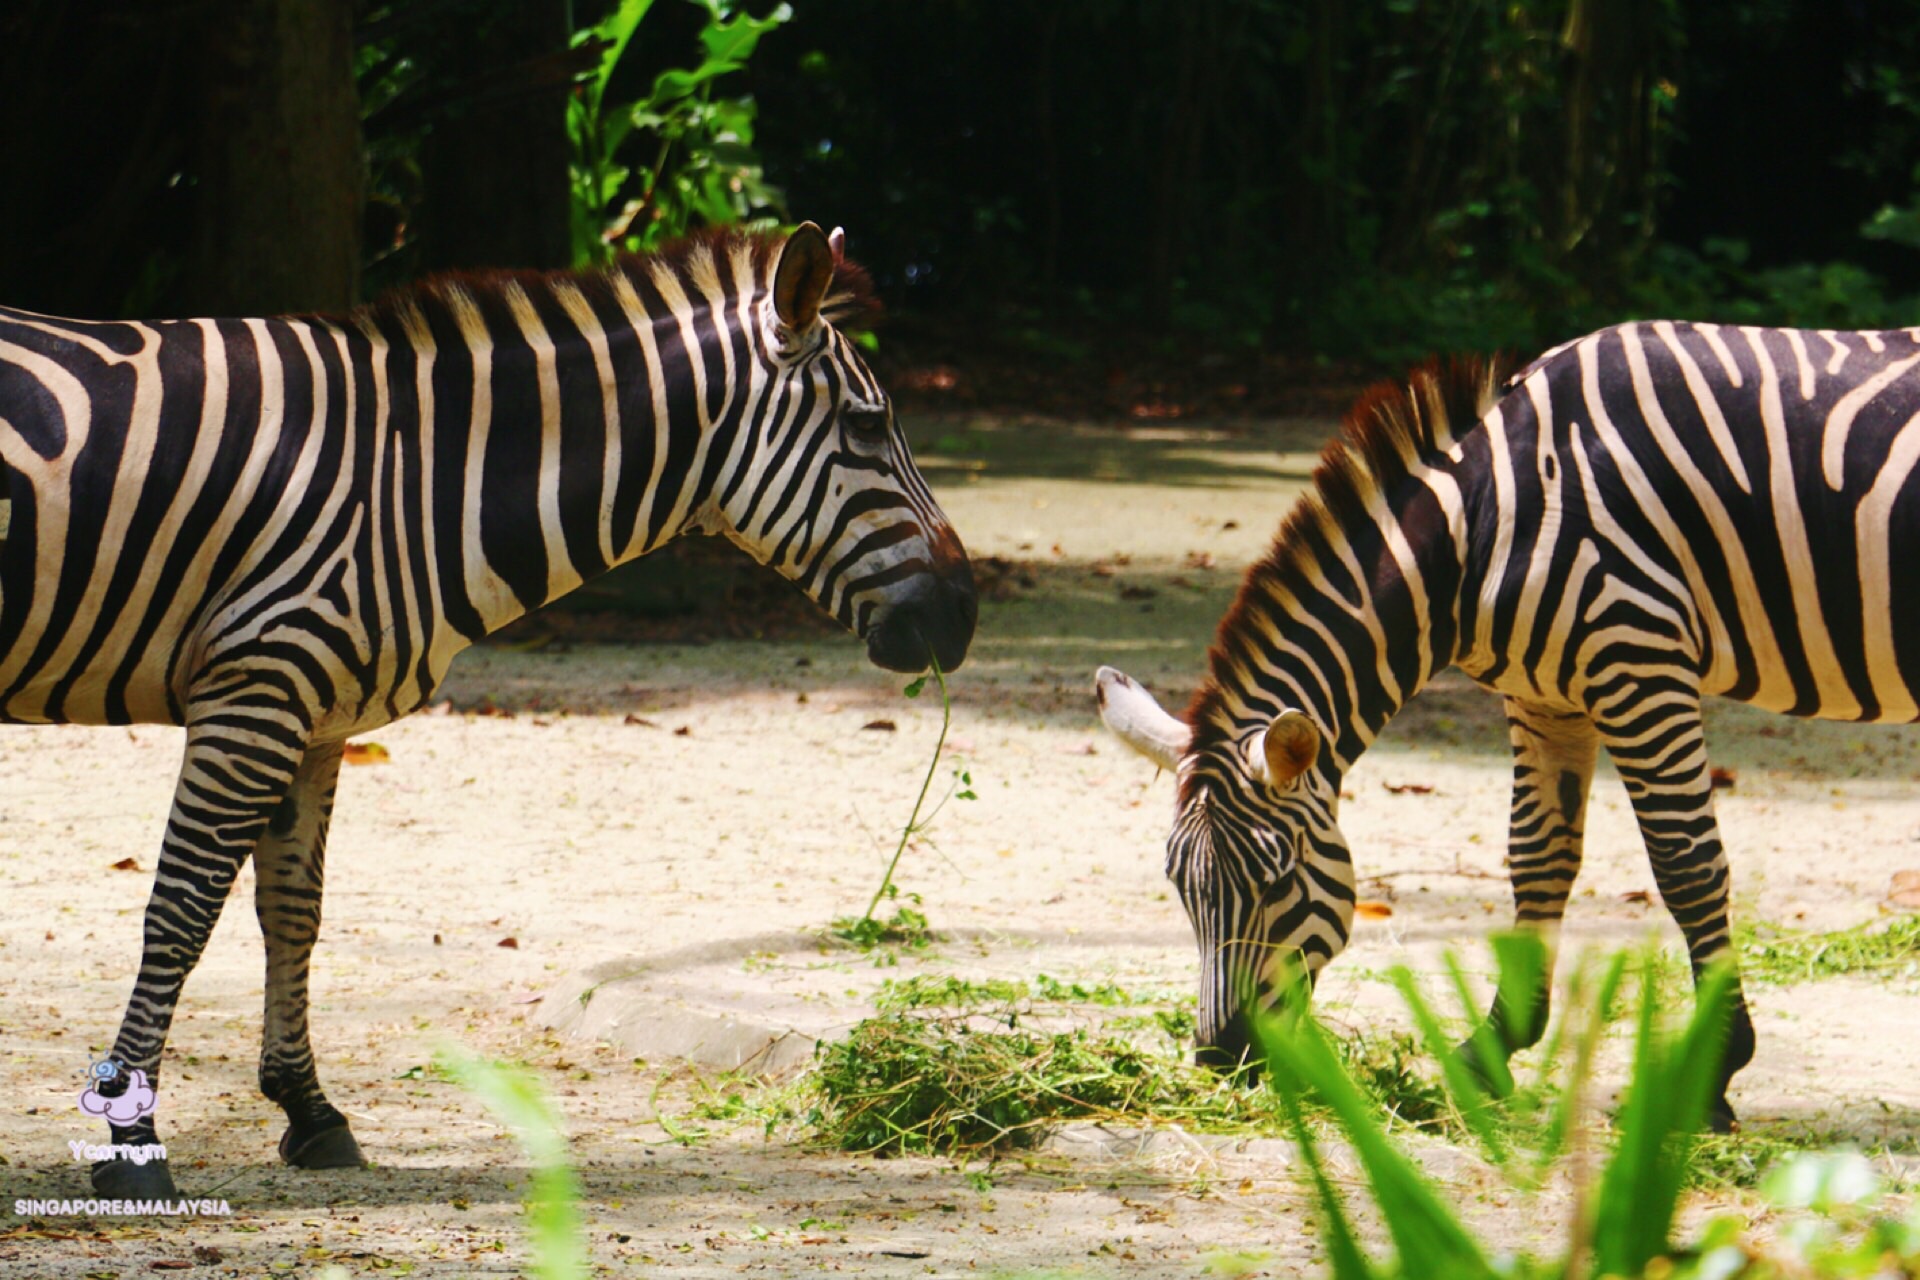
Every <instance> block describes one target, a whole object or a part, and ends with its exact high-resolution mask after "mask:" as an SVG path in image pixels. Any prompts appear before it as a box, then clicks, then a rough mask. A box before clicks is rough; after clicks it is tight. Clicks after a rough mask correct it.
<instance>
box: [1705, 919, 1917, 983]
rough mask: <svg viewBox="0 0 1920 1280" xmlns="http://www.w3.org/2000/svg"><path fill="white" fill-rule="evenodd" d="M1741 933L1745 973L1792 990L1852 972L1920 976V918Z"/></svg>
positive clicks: (1887, 975) (1764, 929)
mask: <svg viewBox="0 0 1920 1280" xmlns="http://www.w3.org/2000/svg"><path fill="white" fill-rule="evenodd" d="M1740 932H1741V935H1742V936H1741V942H1740V948H1739V950H1740V968H1741V972H1742V973H1743V974H1744V975H1745V976H1746V977H1747V978H1749V979H1751V980H1753V981H1756V982H1766V983H1772V984H1774V985H1776V986H1790V985H1792V984H1794V983H1797V982H1816V981H1818V980H1820V979H1822V978H1841V977H1846V976H1848V975H1851V974H1869V975H1872V976H1874V977H1878V978H1900V977H1905V978H1916V977H1920V916H1905V917H1902V918H1900V919H1897V920H1892V921H1889V922H1887V923H1884V924H1882V923H1881V922H1879V921H1874V922H1872V923H1869V924H1863V925H1860V926H1859V927H1857V928H1853V929H1842V930H1840V931H1838V932H1837V933H1781V932H1777V931H1774V930H1771V929H1769V928H1767V927H1766V926H1764V925H1763V926H1760V927H1758V928H1752V929H1742V930H1741V931H1740Z"/></svg>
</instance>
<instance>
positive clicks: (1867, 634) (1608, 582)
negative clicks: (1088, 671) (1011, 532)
mask: <svg viewBox="0 0 1920 1280" xmlns="http://www.w3.org/2000/svg"><path fill="white" fill-rule="evenodd" d="M1495 381H1496V379H1495V378H1494V377H1493V375H1492V373H1491V371H1490V370H1488V369H1486V368H1484V367H1482V366H1480V365H1477V364H1460V363H1457V364H1455V365H1454V366H1452V367H1451V368H1447V369H1439V368H1431V369H1427V370H1422V371H1420V372H1417V373H1416V374H1414V375H1413V376H1412V379H1411V381H1410V383H1409V384H1408V385H1406V386H1402V387H1397V388H1386V389H1382V390H1378V391H1375V392H1373V393H1370V395H1369V396H1368V397H1367V398H1365V399H1363V400H1362V401H1361V403H1360V404H1359V405H1358V406H1356V408H1355V410H1354V412H1353V414H1352V415H1351V416H1350V417H1349V419H1348V422H1347V425H1346V428H1345V430H1344V432H1343V434H1342V437H1341V439H1340V440H1339V441H1337V442H1336V443H1335V444H1334V445H1333V446H1331V447H1330V448H1329V450H1328V453H1327V456H1326V458H1325V460H1324V462H1323V465H1322V467H1321V469H1320V470H1319V471H1318V472H1317V473H1316V476H1315V486H1314V489H1313V491H1312V492H1311V493H1310V494H1309V495H1308V497H1307V498H1306V499H1305V500H1303V502H1302V504H1301V506H1300V507H1299V508H1298V509H1297V510H1296V511H1295V513H1294V514H1293V515H1292V516H1290V517H1289V519H1288V521H1287V522H1286V524H1285V525H1284V526H1283V528H1282V530H1281V533H1280V536H1279V538H1278V540H1277V541H1276V543H1275V546H1274V549H1273V552H1272V553H1271V554H1270V555H1269V557H1268V558H1267V559H1266V560H1265V561H1264V562H1263V563H1261V564H1259V565H1257V566H1255V567H1254V568H1253V569H1252V570H1251V571H1249V573H1248V575H1247V578H1246V581H1245V583H1244V584H1243V586H1242V588H1241V592H1240V596H1239V598H1238V600H1237V601H1236V603H1235V605H1234V607H1233V610H1232V612H1231V613H1229V615H1228V617H1227V618H1226V620H1225V621H1224V622H1223V623H1222V625H1221V630H1220V636H1219V639H1218V642H1217V644H1216V646H1215V649H1214V652H1213V656H1212V661H1211V671H1210V675H1209V679H1208V681H1207V683H1206V685H1205V686H1204V687H1203V689H1202V691H1201V693H1200V695H1199V697H1198V698H1197V699H1196V701H1195V703H1194V705H1193V707H1192V708H1191V709H1190V711H1189V713H1188V719H1187V723H1186V724H1185V725H1179V724H1176V723H1174V722H1172V721H1171V718H1168V717H1164V714H1163V713H1159V714H1160V716H1161V717H1162V718H1160V719H1156V718H1155V717H1156V711H1157V709H1155V708H1153V707H1152V704H1151V700H1150V699H1148V698H1147V696H1146V695H1145V694H1144V692H1143V691H1141V690H1140V689H1139V688H1138V686H1135V685H1133V684H1132V682H1131V681H1128V680H1126V678H1125V677H1123V676H1120V675H1119V673H1117V672H1112V671H1110V670H1103V671H1102V673H1101V676H1100V681H1099V690H1100V693H1101V700H1102V703H1103V706H1105V707H1107V708H1108V711H1107V714H1108V718H1109V720H1110V722H1113V721H1115V720H1117V721H1118V723H1117V724H1116V728H1117V729H1118V730H1120V731H1121V732H1122V734H1123V736H1125V737H1128V739H1129V740H1130V741H1132V742H1134V744H1135V745H1137V746H1140V747H1141V748H1142V749H1143V750H1146V751H1147V752H1148V753H1149V754H1150V755H1154V756H1155V757H1156V758H1158V759H1161V760H1162V761H1163V762H1166V763H1177V766H1178V768H1179V771H1180V810H1179V817H1178V819H1177V820H1176V824H1175V827H1174V832H1173V835H1172V836H1171V838H1170V840H1169V871H1170V873H1171V874H1172V875H1173V877H1174V879H1175V882H1176V884H1177V885H1178V886H1179V887H1180V890H1181V895H1182V898H1183V900H1184V901H1185V903H1186V905H1187V908H1188V911H1189V913H1190V915H1191V916H1192V917H1193V919H1194V923H1195V926H1196V931H1197V932H1198V934H1199V938H1200V942H1201V948H1202V971H1203V998H1202V1002H1201V1008H1202V1014H1201V1027H1202V1030H1201V1042H1202V1045H1203V1046H1204V1047H1209V1048H1211V1049H1212V1050H1213V1051H1214V1052H1215V1053H1216V1054H1218V1055H1221V1056H1225V1057H1229V1058H1232V1059H1238V1057H1239V1056H1240V1053H1241V1051H1242V1050H1243V1049H1244V1048H1245V1046H1246V1028H1245V1025H1244V1017H1243V1016H1242V1014H1243V1007H1244V1000H1245V997H1246V996H1247V995H1249V994H1252V995H1253V996H1254V997H1255V998H1256V999H1259V1000H1262V1001H1271V1000H1272V999H1273V998H1275V993H1274V986H1275V983H1276V982H1277V981H1278V979H1279V971H1280V968H1281V965H1280V963H1279V961H1278V959H1277V957H1278V956H1279V955H1281V954H1283V953H1295V952H1297V953H1300V954H1302V955H1303V956H1304V958H1305V960H1306V963H1307V965H1308V967H1309V969H1310V970H1317V969H1318V968H1319V966H1320V965H1322V964H1324V963H1325V962H1326V961H1327V960H1328V959H1330V958H1331V957H1332V956H1333V955H1334V954H1336V953H1337V952H1338V951H1339V950H1340V949H1341V948H1342V947H1344V945H1345V943H1346V940H1347V937H1348V932H1349V929H1350V926H1351V919H1352V910H1353V899H1354V893H1353V886H1354V880H1353V872H1352V868H1351V864H1350V861H1349V856H1348V853H1347V848H1346V844H1345V841H1344V839H1343V838H1342V837H1341V836H1340V832H1339V827H1338V825H1337V821H1336V819H1337V810H1338V796H1339V787H1340V780H1341V778H1342V776H1343V775H1344V774H1345V772H1346V771H1347V769H1348V768H1350V767H1351V765H1352V764H1353V762H1354V760H1355V759H1356V758H1357V757H1358V756H1359V754H1360V753H1361V752H1362V751H1364V750H1365V749H1366V748H1367V746H1368V745H1370V744H1371V742H1372V741H1373V739H1374V737H1375V736H1376V735H1377V734H1378V733H1379V731H1380V729H1381V728H1382V727H1383V726H1384V725H1385V723H1386V722H1387V720H1388V719H1389V718H1390V717H1391V716H1392V715H1393V714H1394V712H1396V711H1397V710H1398V709H1399V708H1400V707H1401V706H1402V705H1403V704H1404V703H1405V702H1406V700H1407V699H1408V698H1410V697H1412V696H1413V694H1414V693H1416V692H1417V691H1418V690H1419V689H1420V687H1421V686H1422V685H1423V684H1424V683H1425V682H1426V681H1427V680H1429V679H1430V678H1431V677H1432V676H1433V675H1434V674H1435V673H1437V672H1439V671H1440V670H1442V669H1444V668H1446V667H1448V666H1450V665H1458V666H1459V667H1460V668H1461V669H1462V670H1463V671H1464V672H1465V673H1466V674H1468V675H1469V676H1471V677H1472V678H1473V679H1474V680H1476V681H1477V682H1479V683H1480V684H1481V685H1483V686H1485V687H1486V688H1488V689H1491V690H1494V691H1496V692H1498V693H1500V694H1502V695H1504V697H1505V698H1506V704H1507V715H1508V720H1509V724H1510V730H1511V738H1512V742H1513V748H1514V755H1515V785H1514V802H1513V812H1512V820H1511V831H1510V853H1509V862H1510V869H1511V874H1512V879H1513V887H1514V894H1515V900H1516V905H1517V909H1518V914H1519V918H1520V920H1521V921H1522V922H1523V923H1528V924H1532V925H1535V926H1539V927H1542V928H1546V929H1549V930H1550V929H1551V928H1552V926H1553V925H1555V924H1557V922H1558V921H1559V919H1560V917H1561V915H1562V913H1563V911H1564V909H1565V906H1566V901H1567V896H1568V893H1569V891H1570V890H1571V887H1572V884H1573V879H1574V876H1575V874H1576V873H1577V871H1578V869H1579V864H1580V853H1581V836H1582V826H1583V820H1584V811H1585V804H1586V796H1587V791H1588V787H1589V784H1590V782H1591V779H1592V774H1593V768H1594V764H1595V760H1596V757H1597V753H1598V749H1599V748H1600V747H1601V746H1602V745H1604V746H1605V747H1606V748H1607V751H1608V754H1609V755H1610V756H1611V757H1612V759H1613V761H1614V763H1615V765H1616V767H1617V768H1618V770H1619V772H1620V775H1621V778H1622V780H1623V781H1624V782H1625V784H1626V787H1627V791H1628V795H1629V798H1630V799H1631V801H1632V803H1633V806H1634V810H1635V815H1636V817H1637V819H1638V821H1639V823H1640V827H1641V831H1642V834H1643V836H1644V838H1645V841H1646V845H1647V851H1648V855H1649V858H1650V860H1651V863H1652V866H1653V871H1654V875H1655V880H1656V883H1657V884H1658V886H1659V888H1660V891H1661V894H1662V896H1663V897H1664V899H1665V901H1666V904H1667V907H1668V909H1669V911H1670V912H1671V913H1672V915H1673V917H1674V919H1675V921H1676V922H1677V923H1678V924H1679V926H1680V928H1681V931H1682V933H1683V934H1684V935H1685V937H1686V941H1687V945H1688V949H1689V952H1690V954H1691V955H1692V957H1693V960H1694V963H1695V965H1696V968H1697V967H1698V966H1700V965H1701V964H1704V963H1705V962H1706V961H1708V960H1709V959H1711V958H1713V957H1715V956H1717V955H1720V954H1721V953H1723V952H1724V951H1726V949H1727V941H1728V915H1727V899H1728V873H1727V863H1726V858H1725V855H1724V853H1723V851H1722V848H1721V844H1720V838H1719V834H1718V829H1717V827H1716V825H1715V822H1714V816H1713V794H1712V783H1711V779H1710V776H1709V770H1708V765H1707V756H1706V748H1705V741H1704V738H1703V735H1702V729H1701V720H1700V702H1701V699H1702V698H1703V697H1705V696H1707V695H1710V694H1712V695H1723V696H1726V697H1730V698H1736V699H1739V700H1741V701H1745V702H1750V703H1753V704H1755V705H1757V706H1762V707H1767V708H1770V709H1772V710H1775V711H1781V712H1786V713H1790V714H1794V715H1802V716H1818V717H1824V718H1830V719H1842V720H1860V721H1880V722H1887V721H1911V720H1914V719H1916V718H1920V700H1917V695H1920V562H1916V561H1910V560H1907V559H1906V558H1905V557H1904V556H1903V555H1901V553H1900V548H1902V547H1910V546H1914V545H1916V541H1917V540H1920V476H1916V474H1915V466H1916V463H1917V462H1920V335H1917V334H1916V332H1914V331H1900V332H1889V333H1828V332H1803V331H1792V330H1766V329H1732V328H1719V327H1714V326H1707V325H1688V324H1676V323H1664V322H1662V323H1649V324H1631V325H1624V326H1620V327H1618V328H1614V329H1608V330H1604V331H1602V332H1600V333H1596V334H1592V335H1590V336H1588V337H1585V338H1582V339H1580V340H1578V341H1576V342H1573V343H1569V344H1567V345H1565V346H1563V347H1560V348H1557V349H1556V350H1554V351H1552V352H1549V353H1548V354H1547V355H1545V356H1542V357H1541V358H1540V359H1538V360H1536V361H1535V362H1534V363H1533V364H1531V365H1530V366H1528V367H1527V368H1526V369H1524V370H1523V371H1521V373H1519V374H1518V375H1516V376H1515V377H1514V378H1513V379H1512V380H1511V381H1510V382H1509V383H1508V384H1507V390H1506V392H1505V394H1504V396H1503V397H1501V398H1500V399H1499V400H1498V403H1497V404H1495V403H1493V401H1494V392H1493V388H1494V385H1495ZM1475 424H1477V425H1475ZM1143 725H1144V726H1146V727H1147V730H1150V732H1149V731H1146V730H1143V729H1142V728H1141V727H1140V726H1143ZM1283 730H1284V731H1283ZM1736 994H1737V991H1736ZM1542 1017H1544V1011H1543V1010H1540V1011H1536V1014H1535V1017H1534V1019H1533V1023H1534V1025H1527V1026H1521V1025H1517V1019H1516V1017H1515V1015H1514V1012H1513V1011H1511V1010H1507V1009H1504V1008H1500V1007H1496V1008H1495V1010H1494V1013H1493V1021H1494V1023H1495V1026H1496V1029H1497V1030H1499V1031H1500V1032H1501V1033H1502V1035H1503V1037H1504V1040H1505V1043H1506V1046H1507V1047H1508V1049H1512V1048H1515V1047H1519V1046H1522V1045H1524V1044H1528V1043H1531V1042H1532V1039H1533V1038H1534V1037H1535V1036H1537V1035H1538V1033H1539V1027H1538V1025H1537V1023H1538V1021H1539V1020H1540V1018H1542ZM1752 1048H1753V1035H1752V1026H1751V1022H1750V1020H1749V1018H1748V1016H1747V1013H1746V1009H1745V1007H1744V1004H1741V1005H1740V1006H1739V1007H1738V1008H1737V1009H1736V1016H1735V1019H1734V1025H1733V1029H1732V1032H1731V1035H1730V1039H1729V1043H1728V1046H1727V1057H1726V1064H1725V1075H1726V1078H1728V1079H1730V1078H1731V1076H1732V1074H1733V1072H1734V1071H1737V1070H1738V1069H1739V1067H1741V1066H1742V1065H1744V1064H1745V1063H1746V1062H1747V1061H1748V1060H1749V1059H1750V1058H1751V1055H1752ZM1731 1118H1732V1112H1731V1109H1730V1108H1729V1107H1728V1105H1727V1103H1726V1099H1725V1096H1724V1081H1723V1089H1722V1094H1721V1097H1720V1099H1719V1104H1718V1109H1717V1111H1716V1120H1717V1121H1718V1122H1721V1123H1726V1122H1730V1121H1731Z"/></svg>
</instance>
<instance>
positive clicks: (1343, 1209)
mask: <svg viewBox="0 0 1920 1280" xmlns="http://www.w3.org/2000/svg"><path fill="white" fill-rule="evenodd" d="M1279 1093H1280V1105H1281V1106H1282V1107H1283V1108H1285V1110H1286V1114H1287V1127H1288V1128H1290V1129H1292V1130H1293V1140H1294V1141H1295V1142H1296V1143H1297V1144H1299V1147H1300V1158H1301V1160H1303V1161H1305V1163H1306V1166H1307V1176H1308V1177H1309V1178H1311V1179H1313V1190H1314V1194H1315V1195H1316V1196H1317V1197H1318V1198H1319V1201H1320V1235H1321V1237H1322V1239H1324V1240H1325V1242H1326V1246H1327V1262H1328V1263H1329V1264H1330V1265H1331V1266H1332V1268H1333V1280H1375V1277H1376V1276H1377V1275H1378V1274H1379V1273H1378V1272H1376V1271H1375V1270H1374V1267H1373V1264H1372V1263H1371V1262H1369V1261H1368V1260H1367V1255H1366V1254H1365V1253H1364V1252H1363V1251H1362V1250H1361V1248H1360V1241H1359V1239H1358V1237H1356V1236H1355V1235H1354V1231H1353V1220H1352V1219H1351V1218H1349V1217H1348V1216H1347V1206H1346V1203H1345V1202H1344V1201H1342V1200H1341V1198H1340V1192H1339V1189H1338V1188H1336V1187H1335V1186H1334V1185H1333V1179H1331V1178H1329V1177H1328V1176H1327V1167H1326V1165H1325V1163H1324V1162H1322V1160H1321V1159H1320V1147H1319V1144H1318V1143H1316V1142H1315V1141H1314V1139H1313V1126H1312V1125H1310V1124H1308V1123H1307V1117H1306V1113H1305V1112H1304V1111H1302V1110H1301V1108H1300V1098H1299V1096H1298V1095H1297V1094H1296V1093H1295V1092H1294V1091H1293V1090H1291V1089H1282V1090H1279Z"/></svg>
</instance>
